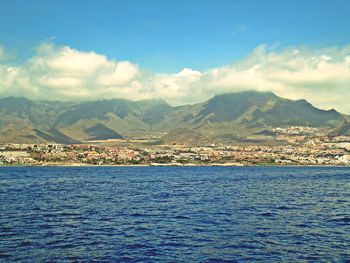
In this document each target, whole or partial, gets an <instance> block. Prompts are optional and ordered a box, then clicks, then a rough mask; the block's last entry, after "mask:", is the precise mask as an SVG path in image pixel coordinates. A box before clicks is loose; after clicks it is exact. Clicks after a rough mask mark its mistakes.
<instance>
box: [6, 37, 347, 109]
mask: <svg viewBox="0 0 350 263" xmlns="http://www.w3.org/2000/svg"><path fill="white" fill-rule="evenodd" d="M4 57H6V50H5V49H4V48H2V47H1V46H0V96H1V97H5V96H24V97H28V98H31V99H49V100H95V99H102V98H125V99H132V100H140V99H150V98H163V99H165V100H167V101H168V102H169V103H171V104H175V105H178V104H185V103H195V102H199V101H203V100H205V99H208V98H209V97H211V96H213V95H215V94H220V93H227V92H235V91H244V90H258V91H272V92H275V93H276V94H277V95H279V96H282V97H286V98H290V99H301V98H305V99H307V100H309V101H310V102H311V103H313V104H314V105H316V106H318V107H321V108H325V109H330V108H336V109H337V110H339V111H341V112H344V113H350V103H349V101H350V45H347V46H343V47H329V48H322V49H311V48H308V47H299V48H287V49H283V50H280V49H279V50H274V49H271V48H270V47H268V46H265V45H261V46H258V47H257V48H256V49H254V50H253V51H252V52H251V53H250V54H249V55H248V56H247V57H246V58H245V59H243V60H241V61H236V62H234V63H232V64H231V65H225V66H221V67H217V68H212V69H208V70H205V71H197V70H195V69H190V68H184V69H183V70H181V71H180V72H176V73H172V74H159V73H150V72H149V71H146V70H144V69H141V68H140V67H139V66H138V65H137V64H135V63H132V62H129V61H118V60H112V59H109V58H107V57H106V56H104V55H102V54H97V53H95V52H93V51H91V52H83V51H79V50H76V49H73V48H71V47H68V46H63V47H61V46H55V45H53V44H50V43H44V44H42V45H40V46H39V47H38V48H37V49H36V53H35V55H34V56H33V57H32V58H31V59H29V60H27V61H26V62H25V63H23V64H21V65H11V64H10V63H9V62H8V61H7V60H3V59H2V58H4Z"/></svg>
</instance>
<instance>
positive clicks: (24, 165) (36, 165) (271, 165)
mask: <svg viewBox="0 0 350 263" xmlns="http://www.w3.org/2000/svg"><path fill="white" fill-rule="evenodd" d="M1 167H26V168H27V167H343V168H350V165H329V164H327V165H326V164H318V165H315V164H312V165H311V164H294V165H291V164H288V165H285V164H283V165H278V164H277V165H276V164H268V165H266V164H233V163H211V164H194V163H193V164H192V163H190V164H172V163H151V164H101V165H98V164H96V165H94V164H85V163H72V164H55V163H46V164H30V165H26V164H6V165H4V164H0V168H1Z"/></svg>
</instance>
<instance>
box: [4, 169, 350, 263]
mask: <svg viewBox="0 0 350 263" xmlns="http://www.w3.org/2000/svg"><path fill="white" fill-rule="evenodd" d="M0 212H1V216H0V261H11V262H13V261H26V262H38V261H39V262H40V261H45V262H46V261H51V262H52V261H118V262H153V261H157V262H159V261H161V262H223V261H229V262H234V261H239V262H241V261H257V260H260V261H266V262H271V261H276V262H278V261H281V260H285V261H302V260H304V261H346V260H350V169H349V168H334V167H333V168H321V167H319V168H318V167H312V168H310V167H309V168H306V167H304V168H303V167H75V168H74V167H28V168H23V167H0Z"/></svg>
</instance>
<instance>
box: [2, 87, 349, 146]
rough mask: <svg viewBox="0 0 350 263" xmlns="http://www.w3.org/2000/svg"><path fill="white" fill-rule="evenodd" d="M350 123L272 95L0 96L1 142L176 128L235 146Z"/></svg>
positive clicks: (135, 134)
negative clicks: (193, 98)
mask: <svg viewBox="0 0 350 263" xmlns="http://www.w3.org/2000/svg"><path fill="white" fill-rule="evenodd" d="M349 120H350V117H349V116H348V115H345V114H341V113H339V112H338V111H336V110H334V109H331V110H322V109H319V108H317V107H314V106H313V105H312V104H311V103H309V102H308V101H306V100H304V99H300V100H290V99H285V98H281V97H279V96H277V95H276V94H274V93H272V92H256V91H245V92H237V93H225V94H219V95H215V96H213V97H212V98H210V99H208V100H207V101H204V102H201V103H195V104H190V105H182V106H171V105H169V104H168V103H167V102H166V101H164V100H162V99H150V100H140V101H131V100H126V99H103V100H96V101H85V102H60V101H45V100H38V101H36V100H29V99H27V98H23V97H17V98H16V97H6V98H0V132H1V134H2V136H1V139H0V142H2V143H5V142H26V141H28V142H33V141H38V142H56V143H73V142H75V143H77V142H80V143H82V142H88V141H90V140H109V139H125V138H140V137H155V136H158V137H159V136H160V135H162V134H163V135H164V134H168V133H169V134H170V135H172V136H167V137H165V140H163V141H171V140H170V138H171V137H174V136H176V131H177V132H179V131H181V129H182V130H184V131H186V134H188V136H189V137H190V136H191V132H189V131H193V132H192V133H193V135H194V136H195V135H196V136H197V138H206V139H207V138H208V141H210V140H211V141H213V142H215V141H223V142H231V141H232V142H234V141H239V140H242V141H243V140H250V139H249V138H250V137H252V136H256V135H257V134H259V132H260V133H261V132H262V131H265V130H269V129H271V128H274V127H287V126H310V127H315V128H320V129H324V130H326V131H330V133H331V134H349V130H348V128H349V127H350V125H349ZM174 131H175V132H174ZM16 134H17V135H16ZM199 134H200V135H201V136H199ZM263 134H264V133H261V134H260V136H265V137H266V138H268V139H271V138H270V137H271V136H270V137H269V136H268V135H267V134H269V133H265V135H263ZM270 134H271V133H270ZM188 136H187V137H188ZM225 138H226V139H225ZM189 139H190V141H191V142H193V141H194V140H193V138H192V139H191V138H189ZM160 141H162V140H160ZM174 141H177V140H176V138H174ZM202 141H203V140H202Z"/></svg>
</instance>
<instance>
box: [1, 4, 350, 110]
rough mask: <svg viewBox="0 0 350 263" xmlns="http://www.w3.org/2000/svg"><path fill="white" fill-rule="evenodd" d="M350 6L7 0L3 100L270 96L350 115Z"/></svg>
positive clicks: (3, 12) (183, 100) (182, 99)
mask: <svg viewBox="0 0 350 263" xmlns="http://www.w3.org/2000/svg"><path fill="white" fill-rule="evenodd" d="M349 13H350V1H348V0H333V1H331V0H329V1H324V0H308V1H299V0H293V1H287V0H282V1H281V0H279V1H275V0H266V1H259V0H256V1H253V0H251V1H247V0H245V1H239V0H235V1H231V0H228V1H226V0H220V1H215V0H210V1H209V0H200V1H197V0H192V1H189V0H187V1H183V0H176V1H175V0H173V1H170V0H163V1H156V0H130V1H117V0H111V1H109V0H100V1H94V0H85V1H80V0H75V1H65V0H56V1H53V0H46V1H44V0H40V1H39V0H28V1H22V0H7V1H5V0H0V96H2V97H5V96H25V97H28V98H32V99H51V100H52V99H57V100H91V99H103V98H126V99H133V100H139V99H149V98H163V99H165V100H166V101H168V102H169V103H171V104H173V105H179V104H184V103H195V102H199V101H203V100H205V99H208V98H210V97H211V96H213V95H215V94H220V93H225V92H235V91H242V90H258V91H272V92H275V93H276V94H277V95H280V96H282V97H286V98H290V99H307V100H309V101H310V102H311V103H313V104H314V105H315V106H318V107H321V108H324V109H331V108H335V109H337V110H339V111H341V112H344V113H348V114H350V103H348V101H350V31H349V28H350V16H349Z"/></svg>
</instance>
